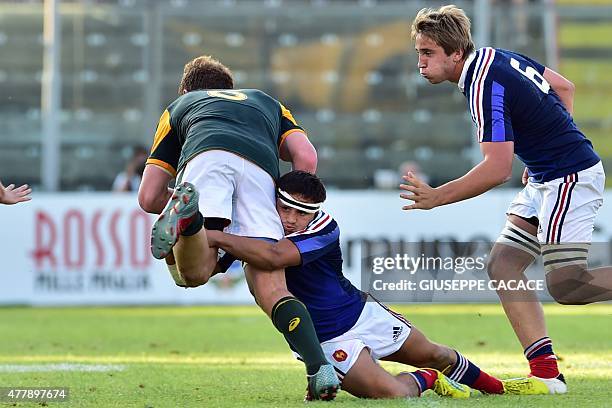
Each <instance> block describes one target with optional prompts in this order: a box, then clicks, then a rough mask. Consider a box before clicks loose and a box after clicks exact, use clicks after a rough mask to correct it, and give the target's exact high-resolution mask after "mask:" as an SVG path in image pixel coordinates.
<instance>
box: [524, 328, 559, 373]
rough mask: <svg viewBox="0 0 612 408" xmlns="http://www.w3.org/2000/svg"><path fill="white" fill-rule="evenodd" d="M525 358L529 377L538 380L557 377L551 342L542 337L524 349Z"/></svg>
mask: <svg viewBox="0 0 612 408" xmlns="http://www.w3.org/2000/svg"><path fill="white" fill-rule="evenodd" d="M525 357H526V358H527V360H528V361H529V369H530V370H531V373H530V374H529V375H530V376H534V377H540V378H555V377H557V376H558V375H559V367H558V366H557V356H555V352H554V351H553V348H552V340H550V338H549V337H542V338H541V339H539V340H536V341H534V342H533V343H532V344H531V345H530V346H529V347H527V348H526V349H525Z"/></svg>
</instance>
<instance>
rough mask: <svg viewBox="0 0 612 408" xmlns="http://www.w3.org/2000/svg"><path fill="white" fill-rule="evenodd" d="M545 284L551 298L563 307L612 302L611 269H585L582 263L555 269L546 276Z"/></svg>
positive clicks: (569, 254)
mask: <svg viewBox="0 0 612 408" xmlns="http://www.w3.org/2000/svg"><path fill="white" fill-rule="evenodd" d="M568 245H572V244H568ZM567 254H568V256H571V255H572V253H571V252H567ZM585 262H586V259H585ZM546 284H547V286H548V291H549V292H550V294H551V295H552V297H553V298H554V299H555V300H556V301H557V302H558V303H561V304H563V305H586V304H589V303H594V302H604V301H607V300H612V267H610V266H605V267H600V268H593V269H587V268H586V263H584V264H582V265H568V266H563V267H560V268H555V269H554V270H551V271H550V272H548V273H547V274H546Z"/></svg>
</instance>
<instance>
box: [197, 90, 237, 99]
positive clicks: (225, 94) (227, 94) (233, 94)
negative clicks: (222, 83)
mask: <svg viewBox="0 0 612 408" xmlns="http://www.w3.org/2000/svg"><path fill="white" fill-rule="evenodd" d="M206 93H207V94H208V95H209V96H214V97H217V98H223V99H229V100H230V101H244V100H245V99H247V96H246V94H244V93H242V92H240V91H234V90H223V91H206Z"/></svg>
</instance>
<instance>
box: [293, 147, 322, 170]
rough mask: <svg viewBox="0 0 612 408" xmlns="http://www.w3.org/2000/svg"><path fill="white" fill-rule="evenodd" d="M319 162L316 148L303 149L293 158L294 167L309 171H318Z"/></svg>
mask: <svg viewBox="0 0 612 408" xmlns="http://www.w3.org/2000/svg"><path fill="white" fill-rule="evenodd" d="M317 164H318V157H317V151H316V150H315V149H314V147H313V148H312V149H309V150H306V151H302V152H300V153H298V154H297V155H296V157H295V158H294V160H293V169H294V170H302V171H306V172H308V173H312V174H314V173H316V171H317Z"/></svg>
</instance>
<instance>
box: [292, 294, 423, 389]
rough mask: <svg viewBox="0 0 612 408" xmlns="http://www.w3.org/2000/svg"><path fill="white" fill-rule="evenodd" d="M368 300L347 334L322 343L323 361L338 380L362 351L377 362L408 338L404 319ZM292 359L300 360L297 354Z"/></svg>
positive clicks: (408, 330) (408, 331)
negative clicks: (331, 368) (332, 368)
mask: <svg viewBox="0 0 612 408" xmlns="http://www.w3.org/2000/svg"><path fill="white" fill-rule="evenodd" d="M369 299H370V301H368V302H366V304H365V306H364V308H363V310H362V311H361V314H360V315H359V319H358V320H357V322H356V323H355V325H354V326H353V327H351V328H350V330H348V331H347V332H346V333H344V334H341V335H340V336H338V337H334V338H333V339H331V340H327V341H324V342H323V343H321V348H322V349H323V353H324V354H325V357H327V360H328V361H329V362H330V363H331V364H332V365H333V366H334V368H335V369H336V372H337V373H338V376H339V378H340V379H342V378H344V376H345V375H346V373H347V372H348V371H349V370H350V369H351V367H352V366H353V364H355V362H356V361H357V358H358V357H359V353H361V350H363V349H364V348H368V349H369V351H370V354H371V356H372V357H373V358H374V359H375V360H378V359H380V358H382V357H386V356H388V355H391V354H393V353H395V352H396V351H397V350H399V349H400V347H402V344H404V342H405V341H406V339H407V338H408V336H409V335H410V330H411V328H412V326H411V324H410V322H408V320H406V318H404V316H402V315H401V314H399V313H396V312H394V311H392V310H391V309H389V308H388V307H386V306H385V305H383V304H381V303H379V302H378V301H375V300H373V299H372V298H371V297H370V298H369ZM294 355H295V357H296V358H298V359H300V357H299V355H298V354H297V353H294ZM300 360H301V359H300Z"/></svg>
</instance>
